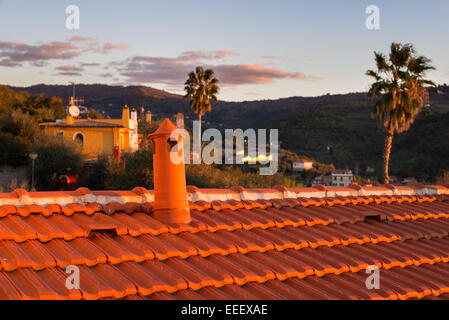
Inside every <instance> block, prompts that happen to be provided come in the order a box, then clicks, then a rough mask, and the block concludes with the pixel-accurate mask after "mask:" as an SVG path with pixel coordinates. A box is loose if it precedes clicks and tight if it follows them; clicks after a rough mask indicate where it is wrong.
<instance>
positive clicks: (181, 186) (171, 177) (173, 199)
mask: <svg viewBox="0 0 449 320" xmlns="http://www.w3.org/2000/svg"><path fill="white" fill-rule="evenodd" d="M175 130H176V127H175V125H174V124H173V123H172V122H171V121H170V120H168V119H165V120H164V122H163V123H162V124H161V126H160V127H159V129H157V130H156V131H155V132H154V133H152V134H150V135H149V136H148V138H150V139H151V140H152V141H153V171H154V173H153V174H154V205H153V209H154V213H153V217H154V218H155V219H157V220H159V221H161V222H164V223H189V222H190V221H191V218H190V210H189V203H188V202H187V189H186V172H185V165H184V160H183V159H184V155H182V152H181V153H180V154H178V157H180V159H182V161H179V163H175V162H174V161H172V159H171V157H170V154H171V153H172V152H176V150H178V149H177V147H175V146H176V145H178V146H182V145H183V142H182V139H183V135H182V134H181V133H179V134H177V133H174V132H173V131H175ZM170 137H172V138H170Z"/></svg>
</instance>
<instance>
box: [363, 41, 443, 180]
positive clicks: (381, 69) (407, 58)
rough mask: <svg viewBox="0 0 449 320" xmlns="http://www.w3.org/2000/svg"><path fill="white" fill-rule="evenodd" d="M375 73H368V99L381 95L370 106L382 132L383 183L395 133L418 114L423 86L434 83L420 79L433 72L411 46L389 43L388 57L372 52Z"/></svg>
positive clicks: (424, 58) (386, 178)
mask: <svg viewBox="0 0 449 320" xmlns="http://www.w3.org/2000/svg"><path fill="white" fill-rule="evenodd" d="M374 56H375V61H376V67H377V71H373V70H368V71H367V72H366V75H367V76H370V77H372V78H374V80H375V81H374V83H372V84H371V87H370V89H369V91H368V95H369V96H379V95H380V96H381V98H380V100H379V101H377V103H376V104H375V106H374V109H373V111H372V116H374V117H376V118H377V119H378V120H379V125H380V127H381V129H382V131H383V133H384V139H385V141H384V148H383V154H382V160H383V165H384V168H383V169H384V170H383V183H389V180H390V177H389V175H388V166H389V162H390V153H391V145H392V142H393V136H394V134H395V133H401V132H404V131H407V130H408V129H409V128H410V126H411V125H412V123H413V122H414V120H415V118H416V116H417V115H418V113H419V112H420V111H421V109H422V107H423V105H424V102H423V96H424V95H425V93H426V92H427V88H426V87H427V86H434V85H435V84H434V83H433V82H432V81H430V80H426V79H424V76H425V73H426V71H428V70H433V69H435V68H434V67H433V66H431V65H430V62H431V61H430V60H429V59H428V58H426V57H424V56H418V55H416V53H415V49H414V47H413V45H411V44H400V43H394V42H393V43H392V44H391V46H390V54H389V56H388V58H387V57H386V56H385V55H384V54H382V53H378V52H374Z"/></svg>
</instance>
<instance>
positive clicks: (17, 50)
mask: <svg viewBox="0 0 449 320" xmlns="http://www.w3.org/2000/svg"><path fill="white" fill-rule="evenodd" d="M79 55H80V52H79V51H78V50H77V47H76V46H75V45H73V44H71V43H69V42H61V41H52V42H48V43H43V44H39V45H28V44H25V43H22V42H12V41H0V58H1V60H5V59H9V60H12V61H14V62H24V61H42V60H50V59H71V58H74V57H77V56H79Z"/></svg>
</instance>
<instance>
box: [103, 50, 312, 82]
mask: <svg viewBox="0 0 449 320" xmlns="http://www.w3.org/2000/svg"><path fill="white" fill-rule="evenodd" d="M228 55H237V54H236V53H234V52H231V51H225V50H217V51H209V52H204V51H186V52H183V53H181V55H179V56H178V57H176V58H167V57H151V56H135V57H133V58H131V59H129V60H127V61H126V62H125V63H115V65H114V66H115V67H117V69H118V71H119V72H120V73H121V75H122V76H124V77H125V78H126V79H127V80H128V81H130V82H132V83H165V84H169V85H182V84H183V83H184V81H185V79H186V77H187V74H188V73H189V72H190V71H192V70H194V68H195V67H196V66H197V65H203V66H204V67H205V68H212V69H213V70H214V71H215V73H216V75H217V78H218V79H219V80H220V82H221V84H222V85H227V86H237V85H245V84H266V83H272V82H274V81H277V80H282V79H298V80H317V79H319V78H317V77H313V76H308V75H306V74H304V73H300V72H287V71H283V70H279V69H276V68H272V67H267V65H263V64H220V63H218V64H210V63H203V61H204V60H206V61H208V60H219V59H221V58H223V57H225V56H228ZM111 66H112V65H111Z"/></svg>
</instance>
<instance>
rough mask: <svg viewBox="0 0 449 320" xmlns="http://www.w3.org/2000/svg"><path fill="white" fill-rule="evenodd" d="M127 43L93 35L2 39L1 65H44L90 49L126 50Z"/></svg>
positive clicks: (105, 50)
mask: <svg viewBox="0 0 449 320" xmlns="http://www.w3.org/2000/svg"><path fill="white" fill-rule="evenodd" d="M127 48H128V46H127V45H126V44H122V43H120V44H114V43H110V42H106V43H104V44H101V43H100V42H98V41H97V40H96V39H94V38H92V37H81V36H75V37H72V38H70V40H68V41H51V42H44V43H38V44H32V45H30V44H25V43H22V42H15V41H0V66H10V67H11V66H21V65H22V64H21V63H22V62H30V63H32V64H33V65H34V66H44V65H45V64H44V63H43V62H44V61H48V60H68V59H72V58H75V57H78V56H80V55H82V54H83V53H85V52H88V51H94V52H99V53H103V54H108V53H109V52H110V51H113V50H125V49H127Z"/></svg>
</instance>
